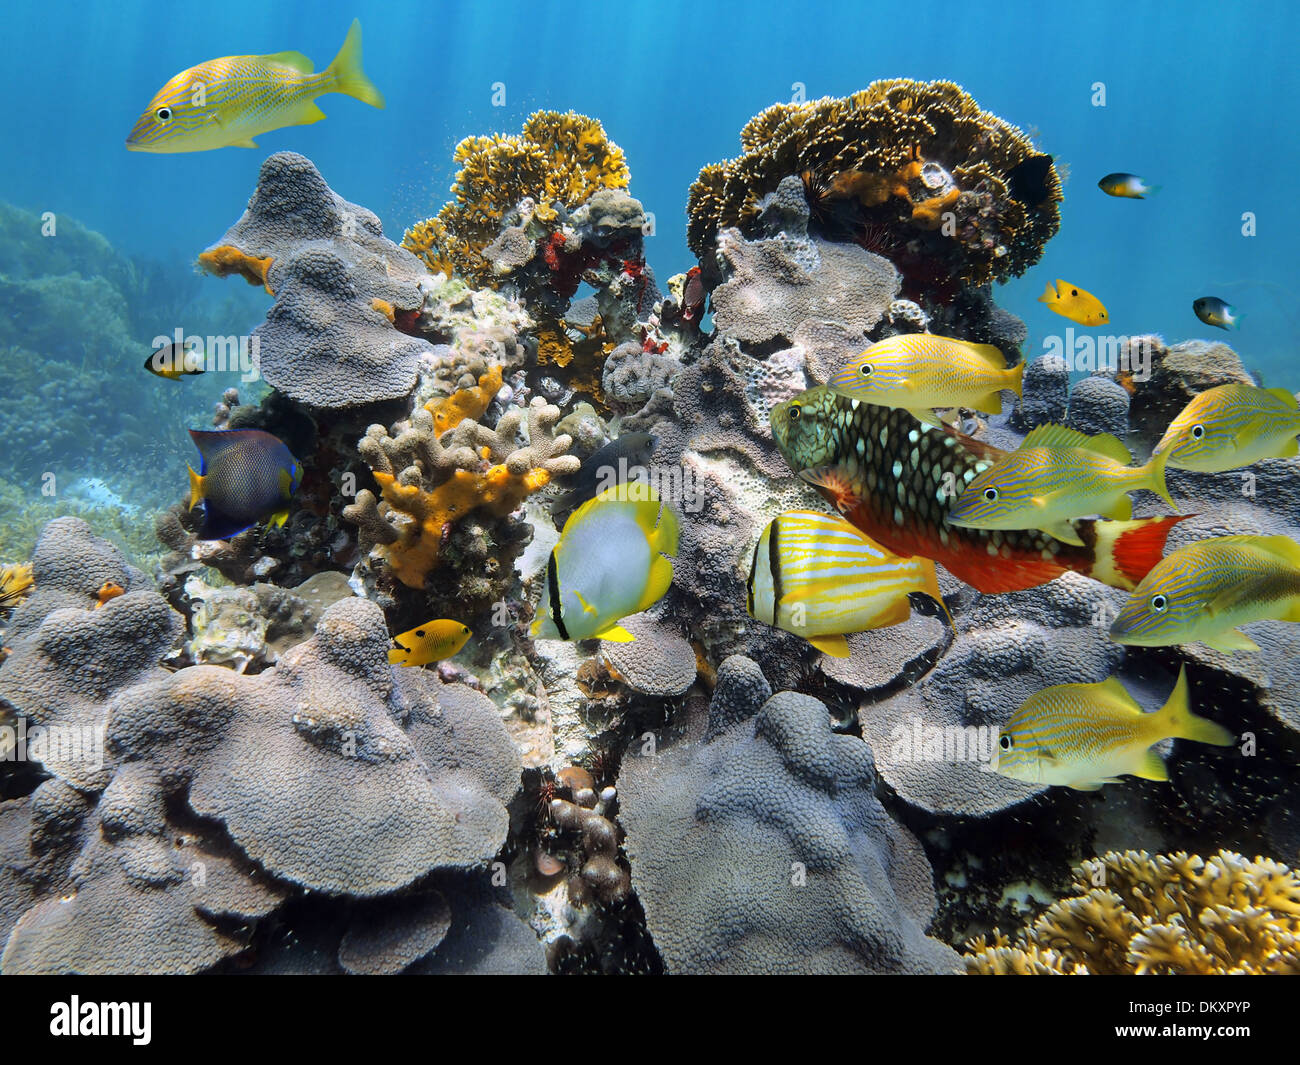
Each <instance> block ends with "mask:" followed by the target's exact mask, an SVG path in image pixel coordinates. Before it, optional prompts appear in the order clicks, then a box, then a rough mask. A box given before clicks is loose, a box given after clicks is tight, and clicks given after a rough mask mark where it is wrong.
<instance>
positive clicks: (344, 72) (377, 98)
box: [326, 19, 384, 109]
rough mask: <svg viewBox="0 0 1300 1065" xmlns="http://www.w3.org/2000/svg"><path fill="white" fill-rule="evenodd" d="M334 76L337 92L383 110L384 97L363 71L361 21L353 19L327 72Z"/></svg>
mask: <svg viewBox="0 0 1300 1065" xmlns="http://www.w3.org/2000/svg"><path fill="white" fill-rule="evenodd" d="M326 73H329V74H333V75H334V86H335V91H336V92H341V93H345V94H346V95H348V96H353V97H355V98H356V99H358V100H360V101H361V102H362V103H366V104H369V105H370V106H371V107H378V108H381V109H382V108H383V106H384V96H383V93H381V92H380V91H379V90H378V89H376V88H375V86H374V83H373V82H372V81H371V80H370V79H369V78H368V77H366V72H365V71H364V70H362V69H361V20H360V19H353V20H352V26H351V28H350V29H349V30H348V35H347V37H346V38H345V39H344V41H343V47H342V48H340V49H339V54H338V55H336V56H335V57H334V62H332V63H331V64H330V65H329V70H328V71H327V72H326Z"/></svg>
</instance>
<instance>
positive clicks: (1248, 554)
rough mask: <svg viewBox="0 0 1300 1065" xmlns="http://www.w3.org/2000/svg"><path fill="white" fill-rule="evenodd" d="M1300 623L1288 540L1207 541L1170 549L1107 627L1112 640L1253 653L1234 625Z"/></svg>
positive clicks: (1296, 562)
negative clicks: (1258, 622) (1256, 622)
mask: <svg viewBox="0 0 1300 1065" xmlns="http://www.w3.org/2000/svg"><path fill="white" fill-rule="evenodd" d="M1266 620H1274V621H1293V622H1300V544H1297V543H1296V542H1295V541H1294V540H1292V539H1291V538H1290V537H1289V536H1213V537H1210V538H1209V539H1208V540H1197V541H1196V542H1195V543H1191V544H1188V545H1187V546H1186V547H1181V548H1179V549H1178V550H1177V551H1171V552H1170V553H1169V554H1168V555H1166V556H1165V557H1164V558H1162V559H1161V560H1160V561H1159V562H1157V563H1156V564H1155V566H1154V567H1153V568H1152V570H1151V572H1150V573H1148V574H1147V575H1146V576H1145V577H1143V578H1142V580H1141V582H1140V583H1139V584H1138V586H1137V587H1136V588H1135V589H1133V594H1132V595H1131V596H1129V599H1128V602H1126V603H1125V604H1124V606H1123V607H1122V608H1121V609H1120V612H1119V615H1118V616H1117V617H1116V618H1115V622H1114V624H1112V625H1111V627H1110V638H1111V639H1112V640H1114V641H1115V642H1116V643H1125V644H1135V645H1137V646H1141V647H1168V646H1170V645H1172V644H1179V643H1196V642H1200V643H1203V644H1205V645H1206V646H1207V647H1213V648H1214V649H1215V650H1216V651H1258V650H1259V645H1258V644H1256V643H1255V641H1254V640H1252V639H1251V638H1250V637H1249V636H1247V635H1246V634H1245V633H1244V632H1241V631H1240V630H1239V629H1238V628H1237V626H1238V625H1245V624H1248V623H1250V622H1252V621H1266Z"/></svg>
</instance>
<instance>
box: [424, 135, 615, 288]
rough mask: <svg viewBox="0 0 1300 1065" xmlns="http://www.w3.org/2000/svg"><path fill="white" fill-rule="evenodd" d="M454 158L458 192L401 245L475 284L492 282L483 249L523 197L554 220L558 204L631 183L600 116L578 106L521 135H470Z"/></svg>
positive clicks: (574, 203)
mask: <svg viewBox="0 0 1300 1065" xmlns="http://www.w3.org/2000/svg"><path fill="white" fill-rule="evenodd" d="M453 158H454V161H455V162H456V163H457V164H459V165H460V167H461V170H460V172H459V173H458V174H457V175H456V180H455V182H454V184H453V185H452V187H451V192H452V196H453V197H454V198H453V199H452V200H451V201H450V202H449V203H447V204H446V205H445V206H444V207H443V208H442V210H441V211H440V212H439V213H438V215H437V217H436V218H431V219H428V220H426V221H424V222H421V223H419V224H417V225H415V226H413V227H412V228H411V229H409V230H408V231H407V233H406V236H405V237H404V238H403V241H402V243H403V244H404V246H405V247H406V248H407V249H409V250H410V251H412V252H414V253H415V254H416V255H418V256H419V257H420V258H421V259H422V260H423V261H424V263H425V265H426V266H428V268H429V270H430V271H431V272H432V273H439V272H443V273H452V272H454V273H456V274H457V275H459V276H460V277H461V278H463V279H464V280H466V281H468V282H470V283H471V284H473V285H475V286H476V287H477V286H484V285H493V284H494V276H495V270H494V268H493V261H492V260H491V259H488V258H485V257H484V255H483V251H484V249H485V248H486V247H487V246H488V245H489V244H492V243H493V242H495V241H497V240H498V237H499V235H500V233H501V230H502V224H503V222H504V220H505V217H506V215H507V213H509V212H510V211H511V210H513V209H514V208H515V207H516V206H517V205H518V204H519V202H520V201H521V200H523V199H525V198H529V199H531V200H532V201H533V203H534V205H535V206H534V211H535V213H536V214H537V215H538V216H539V220H541V221H546V220H547V219H551V220H553V219H554V218H555V217H556V213H557V208H560V209H564V210H568V211H571V210H573V209H574V208H576V207H578V206H579V205H581V204H583V203H585V202H586V201H587V200H588V199H589V198H590V197H591V196H592V194H593V193H595V192H597V191H598V190H600V189H625V188H627V184H628V180H629V178H630V175H629V173H628V169H627V164H626V162H625V161H624V157H623V151H622V149H621V148H619V146H618V145H617V144H614V143H613V142H612V141H610V140H609V139H608V138H607V137H606V136H605V130H604V127H602V126H601V124H600V122H599V121H597V120H596V119H594V118H588V117H587V116H586V115H580V114H576V113H575V112H573V111H569V112H566V113H560V112H558V111H538V112H536V113H535V114H533V115H532V116H531V117H530V118H529V119H528V121H527V122H525V123H524V128H523V132H522V133H520V134H519V135H517V136H514V135H502V134H494V135H493V136H488V137H466V138H465V139H464V140H463V141H461V142H460V143H459V144H458V145H457V146H456V151H455V154H454V157H453ZM516 243H517V241H516Z"/></svg>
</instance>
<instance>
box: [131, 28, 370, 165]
mask: <svg viewBox="0 0 1300 1065" xmlns="http://www.w3.org/2000/svg"><path fill="white" fill-rule="evenodd" d="M329 92H341V93H343V94H345V95H347V96H353V97H356V99H358V100H361V101H362V102H364V103H368V104H370V106H371V107H383V106H384V98H383V96H382V95H380V92H379V90H378V89H376V88H375V87H374V85H373V84H371V82H370V79H369V78H367V77H366V75H365V72H364V71H363V70H362V69H361V23H360V22H359V21H355V20H354V21H353V23H352V27H351V29H349V30H348V35H347V38H346V39H345V40H344V42H343V47H342V48H340V49H339V54H338V55H337V56H335V57H334V62H332V63H331V64H330V65H329V66H328V67H326V68H325V69H324V70H322V71H321V72H320V73H319V74H317V73H314V68H313V67H312V62H311V60H310V59H308V58H307V57H306V56H305V55H303V54H302V53H301V52H276V53H274V54H273V55H231V56H226V57H224V58H222V59H209V60H208V61H207V62H206V63H200V64H199V65H198V66H194V67H190V68H189V69H188V70H182V71H181V72H180V73H179V74H177V75H176V76H175V77H173V78H172V79H171V80H170V81H169V82H167V84H166V85H164V86H163V87H162V88H161V89H159V90H158V93H157V95H156V96H154V98H153V99H152V100H151V101H150V102H149V106H148V107H147V108H146V109H145V112H144V114H142V115H141V116H140V118H139V119H138V120H137V121H136V124H135V128H134V129H133V130H131V135H130V136H129V137H127V139H126V146H127V148H128V149H130V150H131V151H133V152H206V151H208V150H210V149H212V148H225V147H227V146H230V145H233V146H235V147H238V148H256V147H257V144H256V142H254V140H253V138H254V137H257V136H260V135H261V134H263V133H268V132H270V131H271V130H273V129H282V128H283V127H285V126H307V125H310V124H311V123H313V122H319V121H320V120H321V119H322V118H324V117H325V112H323V111H322V110H321V109H320V108H319V107H317V106H316V103H315V101H316V97H318V96H322V95H324V94H325V93H329Z"/></svg>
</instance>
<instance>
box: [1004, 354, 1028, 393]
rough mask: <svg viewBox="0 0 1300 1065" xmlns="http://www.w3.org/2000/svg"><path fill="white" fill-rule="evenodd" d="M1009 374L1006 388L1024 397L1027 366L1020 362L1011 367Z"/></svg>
mask: <svg viewBox="0 0 1300 1065" xmlns="http://www.w3.org/2000/svg"><path fill="white" fill-rule="evenodd" d="M1007 373H1008V374H1009V376H1008V378H1007V385H1006V387H1007V388H1009V389H1011V391H1012V392H1014V393H1015V394H1016V395H1017V396H1023V395H1024V392H1023V389H1024V386H1025V364H1024V363H1023V362H1018V363H1016V365H1014V366H1013V367H1011V369H1009V370H1008V371H1007Z"/></svg>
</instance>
